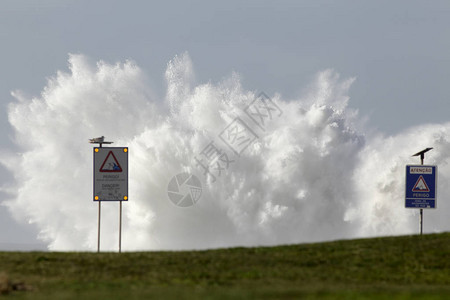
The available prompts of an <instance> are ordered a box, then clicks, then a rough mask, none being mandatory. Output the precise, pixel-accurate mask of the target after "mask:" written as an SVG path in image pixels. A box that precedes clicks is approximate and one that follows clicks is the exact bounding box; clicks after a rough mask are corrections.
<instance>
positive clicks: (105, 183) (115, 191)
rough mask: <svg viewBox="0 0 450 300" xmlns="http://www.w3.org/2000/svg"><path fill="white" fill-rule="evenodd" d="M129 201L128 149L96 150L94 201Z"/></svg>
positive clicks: (103, 148)
mask: <svg viewBox="0 0 450 300" xmlns="http://www.w3.org/2000/svg"><path fill="white" fill-rule="evenodd" d="M127 200H128V148H127V147H95V148H94V201H127Z"/></svg>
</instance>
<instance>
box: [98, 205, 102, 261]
mask: <svg viewBox="0 0 450 300" xmlns="http://www.w3.org/2000/svg"><path fill="white" fill-rule="evenodd" d="M101 211H102V201H98V237H97V253H99V252H100V218H101Z"/></svg>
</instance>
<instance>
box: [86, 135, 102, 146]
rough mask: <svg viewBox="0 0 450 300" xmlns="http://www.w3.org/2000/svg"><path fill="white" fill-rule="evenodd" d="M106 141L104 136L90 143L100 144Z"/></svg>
mask: <svg viewBox="0 0 450 300" xmlns="http://www.w3.org/2000/svg"><path fill="white" fill-rule="evenodd" d="M104 140H105V137H104V136H103V135H102V136H101V137H97V138H93V139H89V143H91V144H100V143H103V142H104Z"/></svg>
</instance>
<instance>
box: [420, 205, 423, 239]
mask: <svg viewBox="0 0 450 300" xmlns="http://www.w3.org/2000/svg"><path fill="white" fill-rule="evenodd" d="M422 234H423V208H421V209H420V235H422Z"/></svg>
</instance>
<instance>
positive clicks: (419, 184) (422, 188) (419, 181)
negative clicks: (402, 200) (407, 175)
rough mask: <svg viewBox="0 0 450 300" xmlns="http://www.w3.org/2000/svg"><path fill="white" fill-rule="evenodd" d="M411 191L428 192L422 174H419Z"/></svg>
mask: <svg viewBox="0 0 450 300" xmlns="http://www.w3.org/2000/svg"><path fill="white" fill-rule="evenodd" d="M412 190H413V192H429V191H430V189H429V188H428V185H427V183H426V182H425V179H423V176H422V175H420V177H419V179H417V182H416V184H415V185H414V187H413V189H412Z"/></svg>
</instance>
